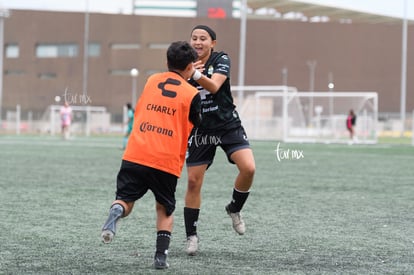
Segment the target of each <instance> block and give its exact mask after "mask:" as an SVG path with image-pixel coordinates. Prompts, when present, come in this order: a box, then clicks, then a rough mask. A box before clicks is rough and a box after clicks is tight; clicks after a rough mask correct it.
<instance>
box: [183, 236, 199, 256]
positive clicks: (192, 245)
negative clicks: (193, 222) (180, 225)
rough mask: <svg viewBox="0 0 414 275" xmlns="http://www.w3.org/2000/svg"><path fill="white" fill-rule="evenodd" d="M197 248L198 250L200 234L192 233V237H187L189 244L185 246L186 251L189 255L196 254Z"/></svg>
mask: <svg viewBox="0 0 414 275" xmlns="http://www.w3.org/2000/svg"><path fill="white" fill-rule="evenodd" d="M197 250H198V236H197V235H192V236H190V237H187V246H186V248H185V252H187V255H189V256H195V255H196V254H197Z"/></svg>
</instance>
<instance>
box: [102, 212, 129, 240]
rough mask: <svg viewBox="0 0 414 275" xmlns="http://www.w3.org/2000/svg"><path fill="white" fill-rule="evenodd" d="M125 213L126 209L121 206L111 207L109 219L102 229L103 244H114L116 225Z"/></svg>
mask: <svg viewBox="0 0 414 275" xmlns="http://www.w3.org/2000/svg"><path fill="white" fill-rule="evenodd" d="M123 213H124V209H123V208H122V206H121V205H119V204H114V205H113V206H112V207H111V209H110V210H109V216H108V219H107V220H106V222H105V224H104V225H103V227H102V233H101V239H102V242H103V243H110V242H112V240H113V238H114V236H115V232H116V224H117V222H118V220H119V218H120V217H121V216H122V214H123Z"/></svg>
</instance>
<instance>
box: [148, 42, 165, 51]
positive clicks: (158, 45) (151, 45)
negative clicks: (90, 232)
mask: <svg viewBox="0 0 414 275" xmlns="http://www.w3.org/2000/svg"><path fill="white" fill-rule="evenodd" d="M169 46H170V44H168V43H149V44H148V48H150V49H152V50H166V49H168V47H169Z"/></svg>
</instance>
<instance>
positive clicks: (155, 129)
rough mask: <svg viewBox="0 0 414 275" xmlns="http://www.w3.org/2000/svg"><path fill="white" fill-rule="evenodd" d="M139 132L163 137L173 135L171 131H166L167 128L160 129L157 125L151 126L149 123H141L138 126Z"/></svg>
mask: <svg viewBox="0 0 414 275" xmlns="http://www.w3.org/2000/svg"><path fill="white" fill-rule="evenodd" d="M139 130H140V131H141V132H143V133H146V132H154V133H157V134H160V135H164V136H170V137H172V136H173V134H174V131H173V130H171V129H167V128H162V127H159V126H157V125H153V124H151V123H149V122H147V121H146V122H142V123H141V125H139Z"/></svg>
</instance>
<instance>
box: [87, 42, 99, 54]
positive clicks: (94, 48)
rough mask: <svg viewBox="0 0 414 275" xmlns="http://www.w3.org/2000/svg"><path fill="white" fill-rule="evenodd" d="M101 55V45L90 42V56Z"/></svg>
mask: <svg viewBox="0 0 414 275" xmlns="http://www.w3.org/2000/svg"><path fill="white" fill-rule="evenodd" d="M100 55H101V45H100V44H99V43H89V45H88V56H92V57H97V56H100Z"/></svg>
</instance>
